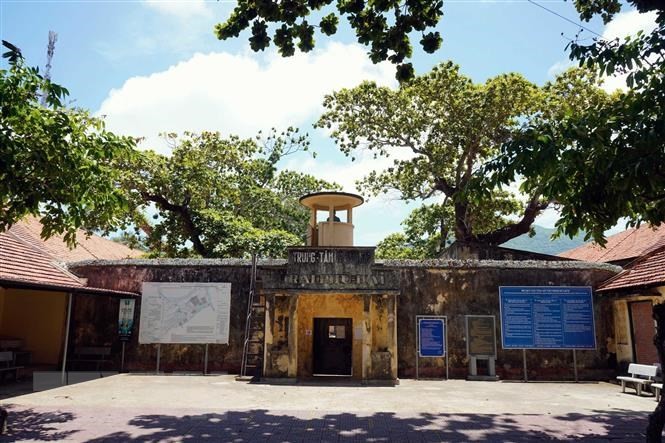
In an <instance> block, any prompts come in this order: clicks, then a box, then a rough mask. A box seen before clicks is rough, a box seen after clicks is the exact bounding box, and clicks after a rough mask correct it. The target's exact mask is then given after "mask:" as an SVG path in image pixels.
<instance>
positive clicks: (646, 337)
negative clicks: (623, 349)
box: [628, 300, 659, 365]
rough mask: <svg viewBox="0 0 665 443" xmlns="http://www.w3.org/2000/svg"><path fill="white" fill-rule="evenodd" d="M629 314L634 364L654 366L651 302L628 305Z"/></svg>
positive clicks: (655, 352) (656, 354) (654, 332)
mask: <svg viewBox="0 0 665 443" xmlns="http://www.w3.org/2000/svg"><path fill="white" fill-rule="evenodd" d="M628 308H629V309H628V310H629V312H630V330H631V333H632V335H633V337H632V338H633V355H634V356H635V363H642V364H648V365H651V364H654V363H657V362H658V361H659V360H658V351H657V350H656V346H655V345H654V344H653V336H654V335H655V334H656V326H655V324H654V320H653V317H652V316H651V312H652V310H653V303H651V300H647V301H638V302H633V303H628Z"/></svg>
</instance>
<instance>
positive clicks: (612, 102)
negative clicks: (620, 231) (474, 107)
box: [494, 0, 665, 244]
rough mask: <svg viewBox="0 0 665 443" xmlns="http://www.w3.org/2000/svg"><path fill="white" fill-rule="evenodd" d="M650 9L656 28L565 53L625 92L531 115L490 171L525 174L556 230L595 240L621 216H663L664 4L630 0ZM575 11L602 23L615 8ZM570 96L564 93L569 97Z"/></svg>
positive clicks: (585, 2) (632, 219) (590, 6)
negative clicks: (554, 218)
mask: <svg viewBox="0 0 665 443" xmlns="http://www.w3.org/2000/svg"><path fill="white" fill-rule="evenodd" d="M630 3H632V4H633V5H634V6H636V7H637V9H638V10H639V11H641V12H646V11H650V10H654V11H656V12H657V20H656V21H657V23H656V24H657V26H656V28H655V29H654V31H653V32H651V33H650V34H644V33H639V34H638V35H637V36H633V37H628V38H626V39H625V40H623V41H619V40H613V41H606V40H602V39H599V40H596V41H595V42H593V43H592V44H590V45H584V44H582V43H581V42H573V43H572V44H571V45H570V49H571V58H573V59H577V60H579V62H580V65H584V66H586V67H588V68H589V69H592V70H594V71H595V72H596V73H597V74H598V75H603V74H607V75H613V74H627V76H628V85H629V86H630V87H631V89H629V90H628V91H625V92H617V93H616V94H615V95H614V96H613V97H602V96H595V97H591V100H589V102H588V103H587V104H586V105H585V106H583V107H578V109H579V112H572V111H571V110H568V111H566V112H564V113H562V114H561V115H560V116H559V117H560V118H557V119H555V120H545V119H536V120H534V121H531V122H529V124H527V125H525V126H524V130H523V131H522V133H521V134H520V135H519V137H516V138H515V139H514V140H512V141H511V142H510V143H508V144H506V146H505V147H504V150H503V151H502V153H501V156H500V157H499V160H498V161H497V163H496V164H495V167H494V171H495V172H498V175H499V176H501V177H502V180H501V181H503V182H504V183H505V182H508V181H511V180H512V179H514V177H516V176H523V177H526V180H525V182H524V185H523V187H524V189H526V190H527V191H528V190H534V189H538V190H539V192H541V193H542V194H543V195H544V196H545V197H546V198H548V199H550V200H552V201H555V202H556V203H558V204H559V205H560V207H561V218H560V220H559V221H558V223H557V232H558V234H566V235H568V236H570V237H572V236H574V235H575V234H577V233H578V232H580V231H586V238H587V239H589V238H593V239H594V240H595V241H596V242H598V243H600V244H603V243H604V242H605V239H604V234H603V233H604V231H606V230H607V229H609V228H611V227H613V226H614V225H616V223H617V222H618V221H619V220H621V219H622V218H623V219H626V220H627V224H628V225H631V226H634V225H637V224H639V223H641V222H649V223H652V224H655V225H658V224H659V223H661V222H663V221H665V121H664V120H663V116H664V115H665V5H664V4H663V3H662V2H655V1H647V0H640V1H638V0H634V1H631V2H630ZM576 6H577V8H578V11H579V12H580V16H581V18H582V19H584V20H589V19H590V18H592V17H593V16H594V15H596V14H600V15H601V16H602V17H603V20H604V21H605V22H606V23H607V22H609V21H611V20H612V19H613V18H614V16H615V14H616V13H617V12H619V11H620V6H621V5H620V4H619V2H617V1H614V0H607V1H598V0H577V2H576ZM574 98H575V97H574V96H571V97H569V99H574Z"/></svg>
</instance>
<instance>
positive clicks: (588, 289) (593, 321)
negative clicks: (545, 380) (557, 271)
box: [499, 286, 598, 351]
mask: <svg viewBox="0 0 665 443" xmlns="http://www.w3.org/2000/svg"><path fill="white" fill-rule="evenodd" d="M505 289H531V290H534V289H535V290H544V291H547V290H550V291H552V290H562V289H567V290H578V291H579V290H583V291H585V292H586V293H585V294H584V295H585V296H586V295H588V297H589V307H590V310H591V336H592V338H593V347H586V346H585V347H576V346H566V344H565V343H562V345H561V346H538V345H536V344H535V339H534V340H532V342H534V343H533V345H531V346H510V345H509V346H506V340H505V338H506V337H505V331H506V328H505V325H504V316H503V305H504V290H505ZM550 295H555V296H556V295H557V294H550ZM558 295H564V294H558ZM499 315H500V319H501V347H502V348H503V349H507V350H511V349H524V350H526V349H530V350H550V351H570V350H572V351H575V350H584V351H593V350H596V349H597V348H598V342H597V338H596V318H595V309H594V300H593V288H592V287H591V286H499ZM531 324H532V332H531V335H532V338H534V337H535V332H534V329H535V327H534V326H535V324H536V321H535V319H533V311H532V322H531ZM563 324H564V322H563V319H562V327H563ZM562 334H563V333H562Z"/></svg>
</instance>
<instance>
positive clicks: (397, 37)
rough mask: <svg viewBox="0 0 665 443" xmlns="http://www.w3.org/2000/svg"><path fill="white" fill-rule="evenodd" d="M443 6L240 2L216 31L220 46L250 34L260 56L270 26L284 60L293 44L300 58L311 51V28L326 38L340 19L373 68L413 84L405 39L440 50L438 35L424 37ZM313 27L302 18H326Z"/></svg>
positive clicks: (419, 1) (376, 0) (435, 1)
mask: <svg viewBox="0 0 665 443" xmlns="http://www.w3.org/2000/svg"><path fill="white" fill-rule="evenodd" d="M442 8H443V1H442V0H410V1H402V2H400V1H395V0H369V1H367V2H366V1H364V0H337V2H336V4H333V0H309V1H307V2H305V1H300V0H282V1H273V0H243V1H239V2H238V3H237V5H236V7H235V9H234V10H233V12H232V13H231V16H230V17H229V18H228V19H227V20H226V22H224V23H219V24H217V25H216V26H215V34H216V35H217V38H219V39H220V40H226V39H228V38H232V37H238V36H239V35H240V33H241V32H242V31H244V30H246V29H250V28H251V32H252V36H251V37H250V38H249V41H250V47H251V48H252V49H253V50H254V51H261V50H263V49H265V48H267V47H268V46H269V45H270V37H269V36H268V26H269V25H271V24H274V31H273V39H272V42H273V43H274V44H275V46H276V47H277V48H278V50H279V53H280V54H281V55H283V56H285V57H288V56H291V55H293V54H294V52H295V46H296V44H295V43H294V42H295V41H297V42H298V43H297V46H298V48H299V49H300V50H301V51H303V52H308V51H311V50H312V49H313V48H314V46H315V42H314V30H315V29H314V28H315V27H318V28H319V30H320V31H321V34H323V35H325V36H331V35H334V34H335V33H336V32H337V26H338V24H339V19H340V18H341V17H342V16H345V17H346V18H347V20H348V22H349V25H350V26H351V28H352V29H353V30H354V31H355V33H356V37H357V39H358V42H360V43H362V44H364V45H366V46H369V56H370V58H371V59H372V61H373V62H374V63H378V62H381V61H384V60H389V61H390V62H392V63H394V64H395V65H396V66H397V74H396V77H397V79H398V80H400V81H405V80H410V79H411V78H413V76H414V74H413V67H412V66H411V63H405V62H404V60H405V59H408V58H410V57H411V55H412V46H411V40H410V37H409V34H411V33H412V32H418V33H420V34H421V36H422V38H421V40H420V45H421V46H422V48H423V50H424V51H425V52H427V53H433V52H434V51H436V50H437V49H439V47H440V46H441V41H442V39H441V36H440V34H439V33H438V32H426V31H427V30H428V29H431V28H434V27H435V26H436V25H437V24H438V22H439V20H440V19H441V17H442V16H443V11H442ZM327 11H330V12H329V13H328V14H326V15H324V16H323V17H322V18H321V20H320V21H319V23H318V24H314V23H312V24H310V23H309V22H308V21H307V19H306V18H307V17H310V16H311V15H312V14H313V13H325V12H327Z"/></svg>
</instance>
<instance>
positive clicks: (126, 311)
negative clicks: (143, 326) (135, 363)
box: [118, 298, 136, 341]
mask: <svg viewBox="0 0 665 443" xmlns="http://www.w3.org/2000/svg"><path fill="white" fill-rule="evenodd" d="M135 316H136V299H135V298H121V299H120V303H119V306H118V337H119V338H120V340H121V341H129V340H130V339H131V337H132V332H133V331H134V323H135V318H134V317H135Z"/></svg>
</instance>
